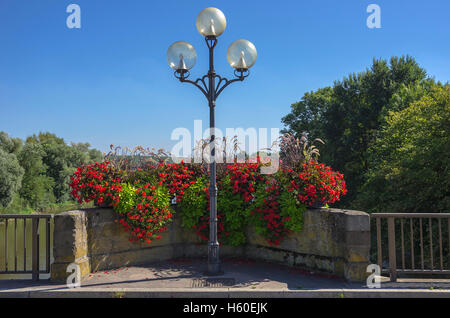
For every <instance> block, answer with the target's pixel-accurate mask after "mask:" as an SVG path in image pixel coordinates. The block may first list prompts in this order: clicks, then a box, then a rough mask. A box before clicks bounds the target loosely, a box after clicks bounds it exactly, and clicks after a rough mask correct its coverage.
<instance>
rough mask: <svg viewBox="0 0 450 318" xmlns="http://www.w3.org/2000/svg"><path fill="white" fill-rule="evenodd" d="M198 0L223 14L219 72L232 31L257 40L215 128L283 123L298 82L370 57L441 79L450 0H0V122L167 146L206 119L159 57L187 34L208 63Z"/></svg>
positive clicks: (103, 142) (79, 138)
mask: <svg viewBox="0 0 450 318" xmlns="http://www.w3.org/2000/svg"><path fill="white" fill-rule="evenodd" d="M70 3H76V4H78V5H79V6H80V7H81V26H82V27H81V29H68V28H67V27H66V18H67V16H68V15H69V14H68V13H66V7H67V6H68V5H69V4H70ZM371 3H376V4H378V5H379V6H380V7H381V24H382V28H381V29H369V28H367V26H366V19H367V17H368V15H369V14H368V13H366V8H367V6H368V5H369V4H371ZM208 6H215V7H218V8H220V9H221V10H222V11H223V12H224V14H225V16H226V17H227V23H228V25H227V29H226V31H225V33H224V34H223V35H222V36H221V37H220V38H219V44H218V46H217V49H216V70H217V72H218V73H219V74H221V75H225V76H231V75H232V69H231V67H230V66H229V65H228V63H227V61H226V49H227V47H228V45H229V44H230V43H231V42H232V41H234V40H237V39H241V38H245V39H248V40H250V41H252V42H253V43H254V44H255V46H256V48H257V50H258V60H257V62H256V64H255V66H254V67H253V69H252V72H251V75H250V77H249V78H248V79H247V80H246V81H244V82H243V83H237V84H233V85H232V86H230V87H228V88H227V89H226V90H225V91H224V92H223V94H222V95H221V96H220V98H219V100H218V104H217V107H216V118H217V126H218V127H219V128H221V129H223V130H224V129H225V128H226V127H236V128H237V127H243V128H248V127H255V128H260V127H266V128H271V127H280V128H282V125H281V121H280V119H281V117H283V116H284V115H286V114H287V113H288V112H289V110H290V105H291V104H292V103H294V102H296V101H298V100H299V99H300V98H301V97H302V96H303V94H304V93H305V92H307V91H310V90H316V89H318V88H320V87H324V86H327V85H331V84H332V83H333V81H334V80H336V79H341V78H342V77H343V76H345V75H347V74H348V73H350V72H359V71H363V70H364V69H365V68H366V67H367V66H369V65H370V64H371V62H372V59H373V57H377V58H389V57H390V56H393V55H402V54H410V55H412V56H414V57H415V58H416V59H417V61H418V62H419V64H420V65H421V66H422V67H424V68H425V69H426V70H427V71H428V73H429V74H430V75H432V76H434V77H435V78H436V79H437V80H440V81H443V82H447V81H448V80H449V79H450V19H449V18H448V15H449V12H450V1H448V0H430V1H423V0H408V1H406V0H371V1H362V0H346V1H335V0H327V1H300V0H289V1H287V0H285V1H272V0H271V1H268V0H249V1H239V0H227V1H200V0H197V1H182V0H176V1H153V0H129V1H110V0H109V1H107V0H71V1H64V0H39V1H26V0H1V1H0V130H3V131H6V132H8V133H9V134H10V135H12V136H14V137H20V138H25V137H26V136H29V135H31V134H33V133H37V132H39V131H50V132H53V133H55V134H57V135H58V136H60V137H63V138H64V139H65V140H66V141H67V142H72V141H73V142H89V143H90V144H91V145H92V146H94V147H96V148H98V149H101V150H103V151H105V150H107V149H108V146H109V144H111V143H112V144H115V145H122V146H124V145H126V146H135V145H138V144H141V145H143V146H146V147H152V146H154V147H164V148H167V149H170V148H171V147H172V145H173V144H174V143H175V142H174V141H170V134H171V132H172V130H173V129H174V128H176V127H186V128H189V129H193V121H194V120H195V119H202V120H203V123H204V125H208V120H209V117H208V108H207V105H206V102H205V99H204V97H203V96H202V95H201V93H200V92H199V91H198V90H197V89H196V88H195V87H193V86H191V85H187V84H181V83H179V82H178V81H177V80H176V79H175V78H174V77H173V72H172V71H171V69H170V68H169V66H168V65H167V62H166V50H167V48H168V46H169V45H170V44H171V43H172V42H174V41H177V40H185V41H188V42H190V43H192V44H193V45H194V47H195V48H196V50H197V54H198V60H197V65H196V66H195V67H194V69H193V70H192V72H191V73H192V74H193V75H194V76H200V75H203V74H204V73H205V72H206V69H207V49H206V47H205V45H204V40H203V38H202V37H201V36H200V34H198V32H197V30H196V28H195V19H196V17H197V14H198V13H199V12H200V11H201V10H202V9H203V8H205V7H208ZM204 128H206V127H204Z"/></svg>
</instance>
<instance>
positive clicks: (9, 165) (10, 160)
mask: <svg viewBox="0 0 450 318" xmlns="http://www.w3.org/2000/svg"><path fill="white" fill-rule="evenodd" d="M22 177H23V168H22V167H21V166H20V164H19V161H18V160H17V157H16V156H15V155H14V154H12V153H7V152H5V151H4V150H2V149H0V206H2V207H5V208H6V207H7V206H8V205H9V204H10V203H11V201H12V200H13V197H14V195H15V193H16V192H17V191H18V190H19V189H20V186H21V183H22Z"/></svg>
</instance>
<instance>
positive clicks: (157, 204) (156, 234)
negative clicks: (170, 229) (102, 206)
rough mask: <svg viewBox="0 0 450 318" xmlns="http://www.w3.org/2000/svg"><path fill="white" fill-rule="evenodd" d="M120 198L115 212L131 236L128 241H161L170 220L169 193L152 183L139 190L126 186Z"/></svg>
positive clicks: (171, 212)
mask: <svg viewBox="0 0 450 318" xmlns="http://www.w3.org/2000/svg"><path fill="white" fill-rule="evenodd" d="M119 197H120V200H119V201H121V202H119V203H118V204H116V205H115V206H114V209H115V210H116V211H118V212H119V217H120V221H119V222H120V224H122V226H123V227H124V229H125V231H126V232H130V233H131V237H130V239H129V240H130V241H139V240H141V241H144V242H146V243H150V242H151V241H152V240H154V239H160V238H161V234H160V233H162V232H164V231H166V230H167V224H168V223H169V222H170V221H171V220H172V216H173V211H172V209H171V208H170V194H169V191H168V189H167V188H166V187H164V186H161V185H152V184H151V183H145V184H143V185H140V186H138V187H133V186H131V185H129V184H128V185H126V186H125V187H123V188H122V192H121V193H120V196H119ZM122 202H127V203H122Z"/></svg>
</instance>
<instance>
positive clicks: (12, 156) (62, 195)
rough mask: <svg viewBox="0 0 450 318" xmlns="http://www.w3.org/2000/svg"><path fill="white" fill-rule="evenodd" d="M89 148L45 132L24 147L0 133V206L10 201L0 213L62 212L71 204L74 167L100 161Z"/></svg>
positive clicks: (96, 152)
mask: <svg viewBox="0 0 450 318" xmlns="http://www.w3.org/2000/svg"><path fill="white" fill-rule="evenodd" d="M89 148H90V145H89V144H88V143H77V144H73V143H72V144H71V145H67V144H66V143H65V142H64V139H62V138H59V137H57V136H55V135H54V134H51V133H48V132H46V133H39V134H38V135H33V136H30V137H28V138H27V139H26V142H25V143H23V141H22V140H21V139H19V138H11V137H9V136H8V134H7V133H5V132H0V151H2V155H0V157H1V159H0V161H1V162H0V168H2V170H1V171H0V179H1V180H0V188H2V189H3V190H0V191H3V193H1V194H0V201H1V202H2V203H1V204H0V205H2V206H4V207H5V204H7V203H10V202H11V201H13V202H12V203H11V206H8V208H7V209H6V208H3V209H1V210H3V211H6V210H7V211H8V213H20V212H21V211H32V210H40V211H43V210H46V209H51V210H55V209H56V210H57V209H61V208H64V206H66V205H67V203H68V202H70V201H71V198H70V188H69V183H70V176H71V175H72V174H73V171H74V170H75V169H76V167H78V166H80V165H82V164H86V163H91V162H94V161H102V157H103V155H102V154H101V152H100V151H98V150H96V149H89ZM2 182H3V185H1V183H2ZM57 207H58V208H57Z"/></svg>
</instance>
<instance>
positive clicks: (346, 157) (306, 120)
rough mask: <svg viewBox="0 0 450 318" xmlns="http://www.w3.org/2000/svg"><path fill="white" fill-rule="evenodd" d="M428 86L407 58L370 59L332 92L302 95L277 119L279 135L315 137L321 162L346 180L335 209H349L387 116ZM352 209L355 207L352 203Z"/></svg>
mask: <svg viewBox="0 0 450 318" xmlns="http://www.w3.org/2000/svg"><path fill="white" fill-rule="evenodd" d="M432 85H433V80H431V79H429V78H426V72H425V70H424V69H422V68H421V67H420V66H419V65H418V64H417V63H416V61H415V60H414V59H413V58H412V57H410V56H406V57H404V56H402V57H392V58H391V59H390V61H389V63H388V62H387V61H385V60H381V59H380V60H376V59H374V61H373V63H372V66H371V67H370V69H367V70H366V71H364V72H361V73H358V74H355V73H353V74H350V75H348V76H347V77H345V78H344V79H343V80H341V81H336V82H335V83H334V85H333V87H326V88H323V89H319V90H317V91H315V92H310V93H306V94H305V96H304V97H303V98H302V100H301V101H300V102H298V103H295V104H293V105H292V110H291V113H290V114H288V115H286V116H285V117H283V119H282V122H283V123H284V124H285V126H286V130H285V131H284V132H291V133H294V134H295V135H296V136H297V137H299V136H300V135H301V133H302V132H303V131H307V132H309V133H310V137H311V138H312V139H314V138H321V139H323V140H324V142H325V144H324V145H321V146H320V150H321V152H323V155H322V156H321V160H322V161H323V162H324V163H326V164H327V165H330V166H332V167H333V169H335V170H338V171H339V172H341V173H343V174H344V175H345V176H346V182H347V185H348V189H349V191H348V195H347V196H346V197H344V199H343V200H342V201H341V203H340V204H338V206H347V207H348V206H349V205H350V204H351V203H352V202H353V201H354V199H355V198H356V196H357V194H358V192H359V191H361V187H362V185H363V183H364V181H365V179H364V174H365V173H366V172H367V171H369V169H370V163H369V152H368V149H369V148H370V147H371V146H372V144H373V143H374V141H375V138H376V136H377V132H378V131H379V130H380V128H381V126H382V125H383V124H384V123H385V115H386V114H388V113H389V111H392V110H395V111H400V110H402V109H404V108H405V107H407V106H408V105H409V104H410V103H411V102H413V101H416V100H417V99H418V98H421V97H422V96H423V95H424V94H425V93H426V92H427V91H428V90H429V89H430V87H431V86H432ZM353 207H355V208H359V207H358V206H355V202H353Z"/></svg>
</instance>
